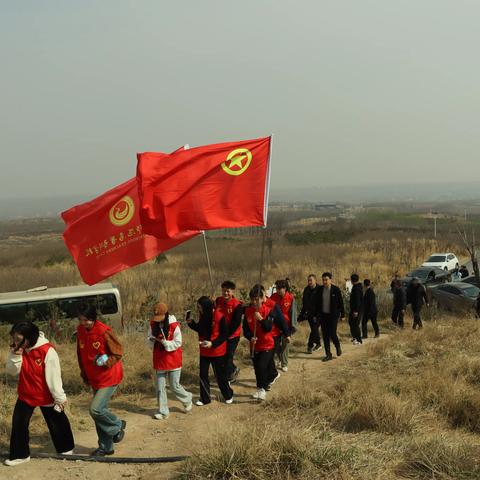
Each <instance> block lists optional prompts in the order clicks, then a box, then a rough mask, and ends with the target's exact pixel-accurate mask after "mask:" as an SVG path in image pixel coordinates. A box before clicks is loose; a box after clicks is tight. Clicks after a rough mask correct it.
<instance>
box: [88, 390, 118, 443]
mask: <svg viewBox="0 0 480 480" xmlns="http://www.w3.org/2000/svg"><path fill="white" fill-rule="evenodd" d="M117 387H118V385H112V386H111V387H105V388H100V389H98V390H94V391H93V393H94V395H93V399H92V403H90V415H91V417H92V418H93V420H94V422H95V428H96V429H97V435H98V446H99V447H100V448H101V449H102V450H104V451H105V452H111V451H112V450H113V437H114V436H115V435H116V434H117V433H118V432H119V431H120V429H121V428H122V422H121V421H120V419H119V418H118V417H117V416H115V415H114V414H113V413H112V412H111V411H110V410H109V409H108V402H109V401H110V399H111V398H112V395H113V394H114V393H115V390H116V389H117Z"/></svg>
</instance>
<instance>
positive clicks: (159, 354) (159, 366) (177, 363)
mask: <svg viewBox="0 0 480 480" xmlns="http://www.w3.org/2000/svg"><path fill="white" fill-rule="evenodd" d="M155 323H157V322H150V327H151V329H152V331H153V327H154V325H155ZM177 327H178V328H180V324H179V323H178V322H173V323H171V324H169V326H168V333H167V332H165V334H166V338H165V340H173V334H174V332H175V329H176V328H177ZM153 368H154V369H155V370H160V371H168V370H176V369H177V368H182V347H179V348H177V349H176V350H174V351H173V352H167V351H166V350H165V347H164V346H163V345H162V344H161V343H160V342H155V343H154V344H153Z"/></svg>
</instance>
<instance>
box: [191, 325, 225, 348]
mask: <svg viewBox="0 0 480 480" xmlns="http://www.w3.org/2000/svg"><path fill="white" fill-rule="evenodd" d="M187 325H188V326H189V327H190V328H191V329H192V330H195V331H196V332H197V333H198V336H199V337H202V338H204V339H205V340H209V341H210V340H211V337H212V322H211V321H208V320H207V319H206V318H204V317H200V319H199V321H198V323H195V322H194V321H193V320H192V321H191V322H189V323H187ZM227 336H228V327H227V322H226V320H225V317H222V319H221V320H220V328H219V332H218V337H217V338H216V339H215V340H214V341H213V342H212V347H213V348H215V347H218V346H219V345H221V344H222V343H223V342H226V341H227V338H228V337H227Z"/></svg>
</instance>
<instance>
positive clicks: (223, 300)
mask: <svg viewBox="0 0 480 480" xmlns="http://www.w3.org/2000/svg"><path fill="white" fill-rule="evenodd" d="M234 293H235V283H233V282H232V281H230V280H225V281H224V282H223V283H222V296H221V297H218V298H217V299H216V300H215V306H216V308H218V309H220V311H221V312H222V313H223V316H224V317H225V320H226V322H227V327H228V339H227V355H226V359H225V360H226V363H227V379H228V381H229V382H230V383H234V382H235V380H236V379H237V377H238V374H239V373H240V369H239V368H238V367H237V366H236V365H235V363H234V361H233V360H234V355H235V350H236V349H237V346H238V342H239V341H240V335H241V334H242V315H243V305H242V302H241V301H240V300H238V299H237V298H235V296H234Z"/></svg>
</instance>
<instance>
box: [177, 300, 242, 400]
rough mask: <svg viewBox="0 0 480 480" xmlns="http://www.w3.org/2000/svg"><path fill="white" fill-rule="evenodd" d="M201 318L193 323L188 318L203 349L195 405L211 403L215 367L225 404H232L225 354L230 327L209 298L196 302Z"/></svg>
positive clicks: (189, 324) (231, 391) (187, 319)
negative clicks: (211, 381)
mask: <svg viewBox="0 0 480 480" xmlns="http://www.w3.org/2000/svg"><path fill="white" fill-rule="evenodd" d="M197 309H198V315H199V319H198V322H194V321H193V320H192V318H190V317H189V316H188V318H185V320H186V322H187V324H188V326H189V327H190V328H191V329H192V330H195V331H196V332H197V333H198V340H199V342H198V343H199V346H200V399H199V400H198V401H197V402H195V405H197V406H199V407H201V406H203V405H207V404H208V403H210V402H211V401H212V400H211V397H210V381H209V379H208V373H209V370H210V365H212V368H213V373H214V374H215V378H216V380H217V384H218V388H219V389H220V392H221V393H222V395H223V398H224V399H225V403H228V404H230V403H232V402H233V390H232V388H231V387H230V384H229V383H228V379H227V370H226V358H225V357H226V353H227V336H228V328H227V322H226V320H225V316H224V315H223V313H222V311H221V310H220V309H215V308H214V303H213V302H212V300H211V299H210V298H208V297H205V296H203V297H200V298H199V299H198V301H197Z"/></svg>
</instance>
